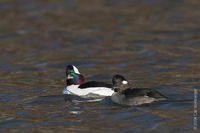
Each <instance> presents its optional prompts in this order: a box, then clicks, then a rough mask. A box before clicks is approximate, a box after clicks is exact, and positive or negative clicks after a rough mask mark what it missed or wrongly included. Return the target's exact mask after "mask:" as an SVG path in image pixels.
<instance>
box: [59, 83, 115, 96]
mask: <svg viewBox="0 0 200 133" xmlns="http://www.w3.org/2000/svg"><path fill="white" fill-rule="evenodd" d="M78 86H79V85H70V86H67V87H65V88H64V90H63V94H72V95H78V96H85V95H88V94H96V95H101V96H111V95H112V94H113V92H114V91H113V90H111V89H110V88H107V87H89V88H85V89H80V88H78Z"/></svg>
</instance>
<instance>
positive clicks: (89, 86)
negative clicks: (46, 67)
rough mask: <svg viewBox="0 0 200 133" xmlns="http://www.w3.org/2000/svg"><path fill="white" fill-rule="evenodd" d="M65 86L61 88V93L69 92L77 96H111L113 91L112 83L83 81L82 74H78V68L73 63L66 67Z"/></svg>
mask: <svg viewBox="0 0 200 133" xmlns="http://www.w3.org/2000/svg"><path fill="white" fill-rule="evenodd" d="M66 76H67V80H66V82H67V86H66V87H65V88H64V90H63V94H71V95H78V96H89V95H90V94H92V95H93V96H111V95H112V94H113V93H114V91H113V89H112V84H107V83H104V82H97V81H89V82H86V83H84V76H83V75H81V74H80V72H79V71H78V69H77V68H76V67H75V66H73V65H68V66H67V68H66Z"/></svg>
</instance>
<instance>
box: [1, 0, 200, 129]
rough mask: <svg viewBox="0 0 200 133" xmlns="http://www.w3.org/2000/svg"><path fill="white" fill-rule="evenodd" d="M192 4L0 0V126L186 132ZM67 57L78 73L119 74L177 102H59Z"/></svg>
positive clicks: (197, 83) (196, 27) (198, 20)
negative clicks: (123, 105) (141, 103)
mask: <svg viewBox="0 0 200 133" xmlns="http://www.w3.org/2000/svg"><path fill="white" fill-rule="evenodd" d="M199 7H200V2H199V0H187V1H186V0H132V1H131V0H93V1H89V0H59V1H57V0H45V1H43V0H1V1H0V132H2V133H4V132H12V133H15V132H17V133H27V132H29V133H30V132H34V133H36V132H41V133H51V132H70V133H73V132H80V133H82V132H85V133H94V132H96V133H101V132H103V133H133V132H138V133H139V132H140V133H141V132H152V133H156V132H164V133H165V132H166V133H169V132H185V133H188V132H192V131H194V130H193V127H194V116H193V112H194V109H193V108H194V106H193V97H194V92H193V90H194V88H196V89H199V88H200V80H199V79H200V8H199ZM68 64H74V65H76V66H77V67H78V68H79V70H80V72H81V73H82V74H84V76H85V77H86V79H87V80H98V81H107V82H111V78H112V75H114V74H122V75H124V76H125V77H126V78H127V79H128V80H129V82H130V83H131V84H132V86H133V87H150V88H155V89H157V90H159V91H160V92H162V93H163V94H164V95H166V96H167V97H169V98H170V99H176V100H179V101H175V102H165V103H157V104H152V105H148V106H141V107H122V106H119V105H115V104H113V103H112V102H111V101H110V99H109V98H106V99H104V100H102V101H100V102H73V103H69V102H65V100H64V97H63V96H62V89H63V87H64V86H65V80H66V79H65V67H66V65H68ZM199 95H200V94H199ZM199 95H198V96H199ZM197 101H200V99H199V98H198V99H197ZM197 105H198V108H199V107H200V104H199V102H197ZM198 111H199V109H198ZM197 118H198V120H199V116H198V117H197ZM197 124H198V125H199V124H200V121H197ZM199 129H200V127H199V126H198V127H197V130H196V131H197V132H198V131H199Z"/></svg>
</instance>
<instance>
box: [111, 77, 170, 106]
mask: <svg viewBox="0 0 200 133" xmlns="http://www.w3.org/2000/svg"><path fill="white" fill-rule="evenodd" d="M112 82H113V89H114V91H115V93H113V95H112V96H111V100H112V101H113V102H114V103H117V104H121V105H127V106H134V105H135V106H136V105H142V104H147V103H152V102H156V101H161V100H166V99H167V98H166V97H165V96H164V95H162V94H161V93H159V92H158V91H156V90H152V89H148V88H129V86H128V81H127V80H126V79H125V78H124V77H123V76H121V75H115V76H114V77H113V79H112Z"/></svg>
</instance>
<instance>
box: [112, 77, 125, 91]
mask: <svg viewBox="0 0 200 133" xmlns="http://www.w3.org/2000/svg"><path fill="white" fill-rule="evenodd" d="M112 83H113V89H114V91H115V92H121V91H123V90H125V89H127V88H128V81H127V80H126V79H125V78H124V77H123V76H121V75H115V76H113V78H112Z"/></svg>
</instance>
